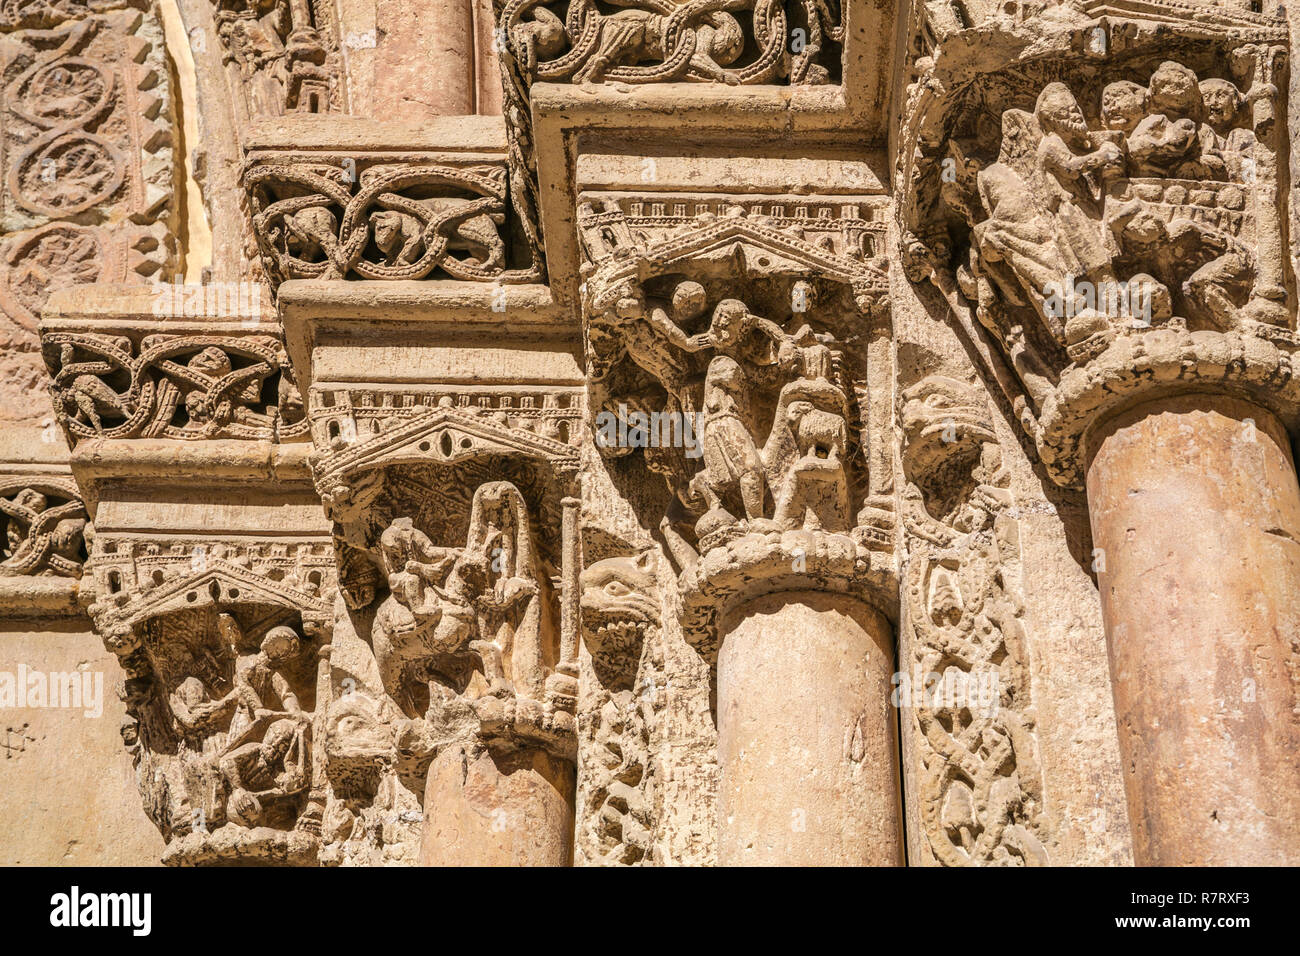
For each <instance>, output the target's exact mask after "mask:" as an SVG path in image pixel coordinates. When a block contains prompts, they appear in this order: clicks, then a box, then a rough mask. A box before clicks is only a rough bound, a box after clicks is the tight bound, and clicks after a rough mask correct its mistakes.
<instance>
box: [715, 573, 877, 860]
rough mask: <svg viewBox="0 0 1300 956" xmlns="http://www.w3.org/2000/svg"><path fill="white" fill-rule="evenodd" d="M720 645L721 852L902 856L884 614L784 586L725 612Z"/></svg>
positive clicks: (765, 856)
mask: <svg viewBox="0 0 1300 956" xmlns="http://www.w3.org/2000/svg"><path fill="white" fill-rule="evenodd" d="M720 636H721V647H720V649H719V651H718V705H717V710H718V759H719V763H720V765H721V781H720V785H719V794H718V862H719V863H720V864H722V865H724V866H765V865H785V866H804V865H808V866H828V865H862V864H866V865H877V866H879V865H898V864H901V863H902V862H903V849H902V848H903V840H902V823H901V820H902V816H901V812H900V807H899V772H898V731H897V722H896V719H897V714H896V713H895V711H894V709H893V708H892V707H891V706H890V702H889V701H890V677H891V674H892V672H893V649H892V648H893V642H892V634H891V629H890V626H889V622H888V621H886V620H885V618H884V617H882V616H881V615H880V614H879V613H877V612H876V611H874V610H872V609H871V608H869V607H867V606H866V605H863V604H861V603H859V602H857V601H855V600H853V599H852V598H848V597H846V596H844V595H830V594H825V593H821V592H793V593H791V592H785V593H778V594H770V595H766V596H763V597H759V598H756V599H753V600H747V601H745V602H744V603H743V605H741V606H740V607H737V608H736V609H735V610H734V611H733V612H732V613H731V614H729V615H727V616H726V617H725V618H724V619H723V621H722V625H721V628H720Z"/></svg>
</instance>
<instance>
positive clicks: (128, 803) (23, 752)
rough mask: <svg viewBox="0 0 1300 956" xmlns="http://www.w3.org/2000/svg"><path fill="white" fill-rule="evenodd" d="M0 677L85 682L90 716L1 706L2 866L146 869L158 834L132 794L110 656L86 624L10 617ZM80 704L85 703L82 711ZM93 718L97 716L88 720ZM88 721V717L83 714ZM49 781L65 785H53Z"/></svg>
mask: <svg viewBox="0 0 1300 956" xmlns="http://www.w3.org/2000/svg"><path fill="white" fill-rule="evenodd" d="M0 642H3V644H2V646H3V650H2V651H0V670H3V671H5V672H7V673H12V674H16V673H17V671H18V665H19V664H24V665H26V667H27V668H29V670H30V671H37V672H40V673H41V674H42V675H46V674H51V673H57V674H76V675H77V679H78V680H79V681H81V683H82V686H83V688H84V687H86V686H87V685H86V682H85V677H84V676H83V675H91V683H90V684H89V686H90V688H91V690H92V694H93V693H94V688H95V686H96V685H95V683H94V682H95V680H96V679H97V678H96V677H95V675H99V677H98V679H99V680H100V681H101V685H100V686H101V690H102V693H100V694H99V697H98V701H99V705H100V706H98V707H95V708H88V707H81V708H60V709H51V708H48V707H26V708H21V707H14V708H11V707H6V708H5V709H4V710H3V712H2V713H0V743H3V746H4V754H3V756H0V793H3V794H4V813H3V814H0V863H3V864H4V865H5V866H19V865H22V866H151V865H156V864H157V863H158V861H159V858H160V857H161V856H162V851H163V842H162V838H161V837H160V836H159V834H158V830H157V829H156V828H155V827H154V826H153V824H152V823H151V822H150V821H149V820H148V819H147V818H146V817H145V816H144V814H143V813H141V812H140V795H139V793H138V792H137V791H136V783H135V775H134V774H133V773H132V771H131V764H130V761H129V760H127V759H126V755H125V753H123V751H122V737H121V735H120V734H119V733H118V728H119V727H120V725H121V723H122V719H123V718H124V717H125V715H126V711H125V708H124V707H123V705H122V701H121V699H120V698H119V696H118V690H119V688H120V686H121V682H122V678H121V676H120V673H119V672H118V671H117V665H116V663H115V662H114V660H113V657H112V655H111V654H110V653H109V652H108V651H107V650H105V649H104V646H103V642H102V641H101V640H100V639H99V637H98V636H96V635H95V634H93V633H91V632H90V631H89V630H88V629H87V628H86V625H85V623H84V622H82V621H76V620H68V619H64V620H53V621H51V620H49V619H46V620H44V621H41V620H28V621H24V620H21V619H19V618H14V617H9V618H7V620H6V621H5V627H4V630H3V631H2V632H0ZM89 701H90V698H89V697H88V698H86V699H85V700H84V701H83V703H89ZM96 710H99V711H101V712H100V713H98V714H95V711H96ZM88 712H89V713H90V714H95V715H94V716H87V713H88ZM51 780H61V781H66V783H65V784H64V785H60V786H51V785H50V782H51Z"/></svg>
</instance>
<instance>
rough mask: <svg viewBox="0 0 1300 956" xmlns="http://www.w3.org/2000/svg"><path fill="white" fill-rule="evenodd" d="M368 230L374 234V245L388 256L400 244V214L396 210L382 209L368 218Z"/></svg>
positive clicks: (401, 236) (401, 235)
mask: <svg viewBox="0 0 1300 956" xmlns="http://www.w3.org/2000/svg"><path fill="white" fill-rule="evenodd" d="M370 229H371V231H372V232H373V233H374V234H375V245H376V246H378V247H379V249H380V251H382V252H383V253H384V254H388V253H390V252H392V251H393V250H394V249H396V248H397V247H398V246H399V245H401V243H402V239H403V232H402V214H401V213H400V212H398V211H397V210H396V209H383V210H380V211H379V212H377V213H375V214H374V215H372V216H371V217H370Z"/></svg>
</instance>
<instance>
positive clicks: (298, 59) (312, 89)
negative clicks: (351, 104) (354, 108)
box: [213, 0, 344, 119]
mask: <svg viewBox="0 0 1300 956" xmlns="http://www.w3.org/2000/svg"><path fill="white" fill-rule="evenodd" d="M214 7H215V9H214V11H213V20H214V22H215V24H216V29H217V36H218V38H219V39H220V41H221V46H222V51H223V60H224V62H225V63H226V64H227V66H228V69H229V70H230V74H231V84H230V85H231V89H232V91H233V92H234V94H235V95H236V96H239V97H241V98H242V100H243V105H244V109H245V110H246V111H247V115H248V117H249V118H251V119H258V118H263V117H273V116H280V115H282V114H284V113H290V112H303V113H329V112H334V111H337V110H340V109H341V108H342V105H343V100H344V90H343V82H342V73H343V70H342V56H341V54H340V51H339V49H338V37H337V36H335V34H334V30H333V23H332V22H326V23H318V22H317V20H316V18H317V16H318V15H319V13H320V12H321V11H323V10H325V11H327V10H328V9H329V8H328V7H324V6H322V5H319V4H314V3H309V2H307V0H214ZM327 16H328V14H327ZM331 19H332V18H331Z"/></svg>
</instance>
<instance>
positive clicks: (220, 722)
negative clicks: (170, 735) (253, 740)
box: [167, 674, 238, 755]
mask: <svg viewBox="0 0 1300 956" xmlns="http://www.w3.org/2000/svg"><path fill="white" fill-rule="evenodd" d="M237 702H238V693H237V691H235V690H234V689H231V690H230V691H228V692H227V693H226V694H224V695H223V696H222V697H219V698H214V697H213V696H212V692H211V691H210V690H209V688H208V686H207V684H205V683H204V682H203V681H202V680H200V679H199V678H198V677H195V676H194V675H193V674H191V675H190V676H189V677H187V678H185V679H184V680H183V681H181V682H180V683H179V684H178V685H177V686H176V689H175V690H174V691H172V692H171V694H169V695H168V697H167V703H168V705H169V706H170V709H171V714H172V720H173V721H174V723H175V725H176V730H177V732H178V734H179V736H180V737H181V739H182V740H183V741H184V742H185V745H186V747H187V748H188V749H190V750H191V751H193V752H194V753H197V754H203V755H211V754H213V753H215V752H216V751H218V750H219V749H220V748H221V747H222V746H223V745H224V743H225V739H226V734H225V732H224V731H225V727H226V726H228V724H229V721H230V718H231V715H232V713H233V712H234V709H235V704H236V703H237Z"/></svg>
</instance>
